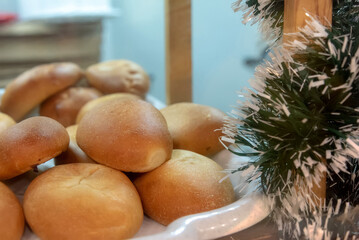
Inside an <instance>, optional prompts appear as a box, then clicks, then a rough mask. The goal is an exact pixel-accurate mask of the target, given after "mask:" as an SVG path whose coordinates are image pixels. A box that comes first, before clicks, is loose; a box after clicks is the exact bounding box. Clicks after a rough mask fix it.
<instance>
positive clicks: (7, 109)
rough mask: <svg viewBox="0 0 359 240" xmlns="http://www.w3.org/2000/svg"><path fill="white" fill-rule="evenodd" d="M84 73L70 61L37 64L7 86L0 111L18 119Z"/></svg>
mask: <svg viewBox="0 0 359 240" xmlns="http://www.w3.org/2000/svg"><path fill="white" fill-rule="evenodd" d="M82 75H83V73H82V70H81V69H80V67H79V66H77V65H76V64H74V63H70V62H62V63H51V64H44V65H39V66H36V67H34V68H32V69H30V70H28V71H26V72H24V73H22V74H21V75H20V76H18V77H17V78H16V79H14V80H13V81H11V82H10V83H9V84H8V85H7V86H6V89H5V92H4V95H3V96H2V98H1V105H0V111H1V112H4V113H6V114H8V115H9V116H11V117H12V118H13V119H14V120H15V121H19V120H21V119H23V118H24V117H25V115H26V114H27V113H29V112H30V111H31V110H32V109H33V108H35V107H36V106H37V105H39V104H40V103H41V102H43V101H44V100H45V99H46V98H48V97H49V96H51V95H53V94H55V93H56V92H58V91H60V90H62V89H65V88H67V87H69V86H71V85H73V84H74V83H76V82H77V81H78V80H80V79H81V77H82Z"/></svg>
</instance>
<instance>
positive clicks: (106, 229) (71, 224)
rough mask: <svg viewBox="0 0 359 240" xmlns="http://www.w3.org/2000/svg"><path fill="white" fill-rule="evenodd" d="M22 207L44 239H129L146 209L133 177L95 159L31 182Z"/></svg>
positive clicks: (29, 220)
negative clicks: (97, 162) (143, 207)
mask: <svg viewBox="0 0 359 240" xmlns="http://www.w3.org/2000/svg"><path fill="white" fill-rule="evenodd" d="M24 212H25V217H26V220H27V222H28V223H29V225H30V227H31V229H32V230H33V231H34V233H35V234H36V235H37V236H38V237H39V238H40V239H52V240H57V239H58V240H63V239H76V240H82V239H84V240H89V239H96V240H97V239H104V240H112V239H128V238H131V237H132V236H133V235H135V233H136V232H137V231H138V230H139V228H140V226H141V224H142V220H143V210H142V205H141V200H140V198H139V195H138V193H137V191H136V189H135V187H134V186H133V184H132V183H131V181H130V180H129V179H128V178H127V177H126V176H125V174H123V173H122V172H120V171H117V170H115V169H112V168H109V167H106V166H103V165H100V164H91V163H73V164H65V165H60V166H56V167H54V168H51V169H50V170H48V171H46V172H44V173H43V174H41V175H40V176H38V177H37V178H35V180H33V181H32V182H31V184H30V185H29V187H28V188H27V190H26V192H25V196H24Z"/></svg>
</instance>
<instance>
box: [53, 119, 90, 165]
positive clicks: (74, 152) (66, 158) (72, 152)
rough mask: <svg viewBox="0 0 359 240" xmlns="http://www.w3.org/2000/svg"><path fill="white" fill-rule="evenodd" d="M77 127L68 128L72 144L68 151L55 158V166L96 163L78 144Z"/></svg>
mask: <svg viewBox="0 0 359 240" xmlns="http://www.w3.org/2000/svg"><path fill="white" fill-rule="evenodd" d="M77 127H78V126H77V125H72V126H70V127H67V128H66V131H67V133H68V134H69V136H70V144H69V147H68V149H67V150H66V151H65V152H63V153H61V154H60V155H58V156H57V157H55V164H56V165H60V164H67V163H96V162H95V161H94V160H92V159H91V158H90V157H89V156H87V155H86V153H84V151H82V149H81V148H80V147H79V146H78V145H77V142H76V131H77Z"/></svg>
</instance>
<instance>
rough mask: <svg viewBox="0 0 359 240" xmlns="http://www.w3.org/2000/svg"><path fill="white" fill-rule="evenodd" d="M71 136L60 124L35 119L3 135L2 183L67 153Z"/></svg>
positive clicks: (0, 141)
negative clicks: (62, 153)
mask: <svg viewBox="0 0 359 240" xmlns="http://www.w3.org/2000/svg"><path fill="white" fill-rule="evenodd" d="M68 145H69V135H68V134H67V132H66V129H65V128H64V127H63V126H62V125H61V124H60V123H58V122H56V121H55V120H53V119H51V118H47V117H32V118H28V119H25V120H23V121H22V122H20V123H17V124H15V125H13V126H11V127H9V128H7V129H6V130H5V131H3V132H2V134H0V179H1V180H4V179H10V178H13V177H15V176H18V175H20V174H22V173H25V172H27V171H29V170H30V169H31V168H32V167H33V166H36V165H38V164H41V163H43V162H46V161H48V160H50V159H51V158H53V157H55V156H57V155H59V154H60V153H61V152H63V151H65V150H66V149H67V147H68Z"/></svg>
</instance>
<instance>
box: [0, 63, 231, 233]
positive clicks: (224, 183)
mask: <svg viewBox="0 0 359 240" xmlns="http://www.w3.org/2000/svg"><path fill="white" fill-rule="evenodd" d="M149 87H150V80H149V77H148V75H147V73H146V72H145V71H144V70H143V68H142V67H141V66H139V65H138V64H136V63H134V62H131V61H128V60H114V61H108V62H102V63H98V64H95V65H93V66H90V67H88V68H87V69H86V70H82V69H81V68H80V67H79V66H77V65H76V64H74V63H68V62H66V63H52V64H45V65H40V66H37V67H35V68H33V69H30V70H28V71H26V72H24V73H23V74H21V75H20V76H19V77H17V78H16V79H14V80H13V81H12V82H11V83H10V84H9V85H8V86H7V87H6V89H5V92H4V94H3V96H2V98H1V102H0V181H3V183H5V184H3V183H1V182H0V236H1V239H20V238H21V236H22V235H23V231H24V224H25V222H26V223H27V224H28V225H29V227H30V228H31V230H32V231H33V232H34V234H36V235H37V236H38V237H39V238H40V239H127V238H131V237H133V236H134V235H135V234H136V233H137V232H138V230H139V229H140V227H141V225H142V221H143V217H144V214H146V215H147V216H148V217H150V218H152V219H153V220H155V221H157V222H158V223H161V224H163V225H168V224H169V223H171V222H172V221H174V220H176V219H178V218H180V217H183V216H186V215H190V214H194V213H200V212H204V211H209V210H213V209H217V208H220V207H223V206H226V205H228V204H230V203H232V202H233V201H234V200H235V195H234V191H233V186H232V184H231V182H230V181H229V179H228V178H226V173H225V172H224V171H223V169H222V168H221V167H220V166H219V165H218V164H217V163H216V162H215V161H213V160H211V159H210V157H211V156H213V155H214V154H216V153H218V152H219V151H221V150H223V149H224V147H223V145H222V144H221V142H220V141H219V138H220V136H221V131H220V128H221V126H222V122H223V118H224V116H225V114H224V113H222V112H221V111H219V110H217V109H215V108H213V107H209V106H204V105H200V104H194V103H178V104H173V105H170V106H168V107H165V108H163V109H161V110H159V109H157V108H155V107H154V106H153V105H152V104H151V103H149V102H147V101H146V94H147V92H148V90H149ZM36 108H38V113H39V115H40V116H32V115H31V111H33V109H36ZM53 158H54V159H55V166H53V167H52V168H51V169H49V170H47V171H45V172H43V173H41V174H39V175H38V176H36V177H34V179H32V180H31V183H30V184H29V186H28V187H27V189H26V191H25V194H24V198H23V200H22V199H21V198H20V200H21V201H19V200H18V198H17V197H16V196H15V194H14V193H13V192H12V191H11V190H10V188H9V187H8V186H6V185H7V184H8V183H9V181H14V179H15V180H16V179H18V178H21V177H23V176H24V175H25V174H27V173H29V171H30V172H31V171H35V170H36V167H37V166H38V165H39V164H41V163H44V162H46V161H48V160H50V159H53Z"/></svg>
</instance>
